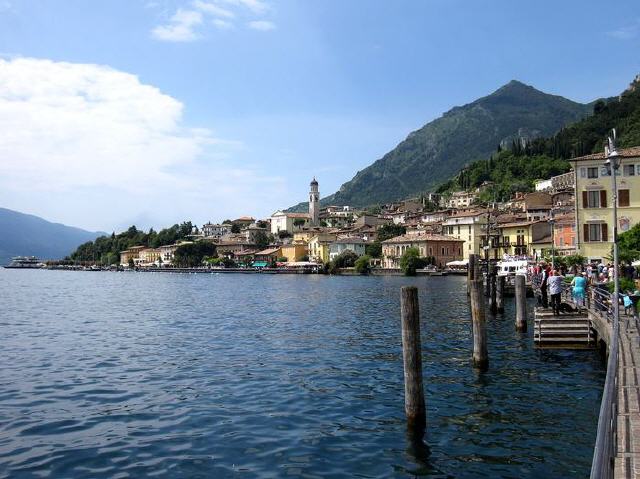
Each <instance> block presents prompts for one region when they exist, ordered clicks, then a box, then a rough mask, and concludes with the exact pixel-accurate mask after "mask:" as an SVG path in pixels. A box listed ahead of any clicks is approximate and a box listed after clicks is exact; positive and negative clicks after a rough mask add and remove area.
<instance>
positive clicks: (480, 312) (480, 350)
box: [471, 278, 489, 370]
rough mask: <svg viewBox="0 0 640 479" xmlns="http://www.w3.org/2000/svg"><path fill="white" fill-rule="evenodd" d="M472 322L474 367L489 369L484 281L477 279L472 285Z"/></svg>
mask: <svg viewBox="0 0 640 479" xmlns="http://www.w3.org/2000/svg"><path fill="white" fill-rule="evenodd" d="M471 321H472V324H473V365H474V366H475V367H477V368H478V369H481V370H486V369H487V368H488V367H489V354H488V352H487V319H486V313H485V304H484V298H483V297H482V280H481V279H479V278H478V279H475V280H474V281H473V282H472V283H471Z"/></svg>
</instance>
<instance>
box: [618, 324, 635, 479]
mask: <svg viewBox="0 0 640 479" xmlns="http://www.w3.org/2000/svg"><path fill="white" fill-rule="evenodd" d="M639 336H640V335H639V330H638V323H637V320H636V319H634V318H633V317H630V316H621V317H620V338H619V342H618V344H619V346H618V347H619V361H618V378H617V379H618V381H617V390H618V393H617V396H618V401H617V402H618V408H617V441H616V446H617V447H616V456H615V466H614V477H616V478H625V479H626V478H640V343H639V341H640V337H639Z"/></svg>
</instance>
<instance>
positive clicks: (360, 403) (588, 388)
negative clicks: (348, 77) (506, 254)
mask: <svg viewBox="0 0 640 479" xmlns="http://www.w3.org/2000/svg"><path fill="white" fill-rule="evenodd" d="M405 284H415V285H417V286H419V289H420V301H421V310H422V323H423V350H424V351H423V354H424V377H425V388H426V396H427V408H428V418H429V419H428V421H429V430H428V435H427V443H428V448H427V447H425V446H424V445H420V444H415V443H413V442H411V441H409V440H407V436H406V430H405V423H404V418H403V400H402V396H403V385H402V355H401V349H400V335H399V319H398V315H399V311H398V309H399V307H398V301H399V288H400V286H402V285H405ZM0 290H2V291H3V293H6V294H3V295H2V296H0V310H1V311H2V312H3V318H2V324H1V325H2V328H3V335H2V336H1V337H0V364H2V365H3V366H2V367H1V368H0V431H1V434H0V476H2V475H7V476H16V477H20V476H24V477H31V476H48V477H56V478H57V477H97V478H99V477H110V478H111V477H148V476H160V477H230V476H236V475H244V476H246V477H275V476H303V477H323V478H326V477H346V476H355V477H390V476H396V477H407V476H414V475H420V476H431V477H584V476H586V475H587V474H588V470H589V465H590V458H591V451H592V447H593V438H594V435H595V427H596V422H597V415H598V402H599V397H600V392H601V387H602V383H603V378H604V371H603V367H602V364H601V363H600V360H599V359H598V358H597V357H596V355H595V353H592V352H588V351H587V352H584V351H582V352H548V351H543V352H540V351H536V350H534V349H533V348H532V344H531V338H530V336H522V335H519V334H517V333H515V331H514V328H513V327H512V321H511V318H512V315H513V311H512V305H511V300H508V301H507V311H506V312H505V314H504V315H503V316H500V315H498V316H496V317H491V318H489V321H488V329H489V351H490V355H491V357H490V359H491V367H490V370H489V371H488V372H487V373H485V374H477V373H475V372H473V370H472V369H471V367H470V362H469V348H470V340H471V335H470V327H469V319H468V314H469V312H468V309H467V303H466V298H465V297H464V295H462V296H461V294H460V292H461V291H464V279H462V278H455V277H448V278H414V279H407V278H398V277H388V278H378V277H376V278H373V277H371V278H366V277H363V278H342V277H320V276H318V277H316V276H305V277H298V276H282V275H179V274H166V275H165V274H156V275H149V274H128V273H127V274H125V273H122V274H110V273H105V274H93V275H87V274H82V273H75V274H74V273H68V272H54V271H8V270H0ZM567 404H571V405H572V407H566V405H567ZM567 450H570V451H572V453H571V454H570V455H567V454H566V451H567Z"/></svg>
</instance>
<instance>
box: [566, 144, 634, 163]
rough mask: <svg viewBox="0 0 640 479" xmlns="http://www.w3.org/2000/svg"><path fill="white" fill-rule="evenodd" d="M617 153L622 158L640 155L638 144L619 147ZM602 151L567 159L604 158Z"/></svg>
mask: <svg viewBox="0 0 640 479" xmlns="http://www.w3.org/2000/svg"><path fill="white" fill-rule="evenodd" d="M617 151H618V155H619V156H620V157H622V158H637V157H640V146H632V147H631V148H620V149H618V150H617ZM604 159H605V156H604V151H602V152H600V153H592V154H591V155H584V156H578V157H577V158H571V159H570V160H569V161H585V160H604Z"/></svg>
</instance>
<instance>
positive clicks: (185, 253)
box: [173, 241, 216, 268]
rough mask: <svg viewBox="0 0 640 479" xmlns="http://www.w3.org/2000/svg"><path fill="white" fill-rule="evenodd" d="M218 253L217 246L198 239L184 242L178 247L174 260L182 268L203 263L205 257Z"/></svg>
mask: <svg viewBox="0 0 640 479" xmlns="http://www.w3.org/2000/svg"><path fill="white" fill-rule="evenodd" d="M215 255H216V246H215V245H214V244H213V243H209V242H208V241H197V242H195V243H189V244H183V245H181V246H179V247H178V248H177V249H176V252H175V253H174V255H173V262H174V264H175V265H176V266H179V267H182V268H194V267H196V266H200V265H202V260H203V259H204V258H205V257H211V256H215Z"/></svg>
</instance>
